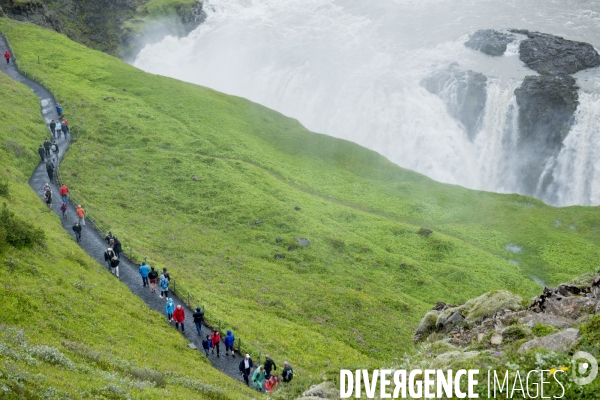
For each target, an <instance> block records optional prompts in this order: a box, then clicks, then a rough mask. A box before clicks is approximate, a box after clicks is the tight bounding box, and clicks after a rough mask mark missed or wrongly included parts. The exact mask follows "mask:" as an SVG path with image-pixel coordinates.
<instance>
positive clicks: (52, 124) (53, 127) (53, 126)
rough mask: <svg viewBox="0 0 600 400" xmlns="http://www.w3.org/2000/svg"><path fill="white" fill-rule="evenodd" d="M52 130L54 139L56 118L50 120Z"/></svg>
mask: <svg viewBox="0 0 600 400" xmlns="http://www.w3.org/2000/svg"><path fill="white" fill-rule="evenodd" d="M50 132H52V139H54V136H55V135H56V121H54V120H52V121H51V122H50Z"/></svg>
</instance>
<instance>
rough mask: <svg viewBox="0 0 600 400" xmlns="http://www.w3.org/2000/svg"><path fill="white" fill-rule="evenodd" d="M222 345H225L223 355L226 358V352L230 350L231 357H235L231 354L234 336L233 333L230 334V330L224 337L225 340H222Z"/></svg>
mask: <svg viewBox="0 0 600 400" xmlns="http://www.w3.org/2000/svg"><path fill="white" fill-rule="evenodd" d="M223 343H225V355H226V356H228V355H229V353H228V351H229V350H231V356H232V357H235V355H234V354H233V344H234V343H235V336H233V332H231V329H230V330H228V331H227V335H226V336H225V339H223Z"/></svg>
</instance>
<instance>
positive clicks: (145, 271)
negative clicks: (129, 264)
mask: <svg viewBox="0 0 600 400" xmlns="http://www.w3.org/2000/svg"><path fill="white" fill-rule="evenodd" d="M139 271H140V275H141V276H142V283H143V284H144V287H146V286H149V284H148V273H149V272H150V267H148V266H147V265H146V262H145V261H144V262H142V263H141V264H140V269H139Z"/></svg>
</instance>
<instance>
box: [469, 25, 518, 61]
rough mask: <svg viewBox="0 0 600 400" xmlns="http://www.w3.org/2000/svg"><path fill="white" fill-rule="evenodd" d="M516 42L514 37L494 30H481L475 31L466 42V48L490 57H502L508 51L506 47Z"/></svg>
mask: <svg viewBox="0 0 600 400" xmlns="http://www.w3.org/2000/svg"><path fill="white" fill-rule="evenodd" d="M513 40H515V36H514V35H510V34H507V33H503V32H498V31H495V30H493V29H480V30H478V31H475V33H473V34H472V35H471V37H469V40H467V41H466V42H465V46H467V47H469V48H471V49H473V50H478V51H481V52H482V53H484V54H487V55H488V56H495V57H498V56H501V55H503V54H504V52H505V51H506V46H508V44H509V43H510V42H512V41H513Z"/></svg>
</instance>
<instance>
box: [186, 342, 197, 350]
mask: <svg viewBox="0 0 600 400" xmlns="http://www.w3.org/2000/svg"><path fill="white" fill-rule="evenodd" d="M188 346H189V347H190V349H192V350H196V349H197V347H196V345H195V344H194V343H190V344H188Z"/></svg>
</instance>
